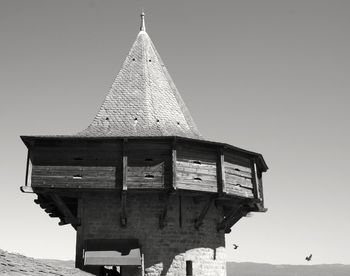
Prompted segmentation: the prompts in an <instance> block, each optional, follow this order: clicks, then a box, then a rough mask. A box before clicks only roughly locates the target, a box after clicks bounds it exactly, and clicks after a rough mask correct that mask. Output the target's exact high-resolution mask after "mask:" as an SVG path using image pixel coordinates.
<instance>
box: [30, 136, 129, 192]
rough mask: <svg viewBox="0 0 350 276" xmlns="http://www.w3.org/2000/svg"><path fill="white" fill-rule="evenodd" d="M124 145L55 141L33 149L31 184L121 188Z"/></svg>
mask: <svg viewBox="0 0 350 276" xmlns="http://www.w3.org/2000/svg"><path fill="white" fill-rule="evenodd" d="M121 145H122V144H121V143H115V142H100V143H97V142H95V143H88V142H86V143H78V144H76V143H70V144H64V143H52V144H48V145H43V144H41V145H40V144H39V145H36V146H35V148H34V150H33V151H32V155H31V161H32V171H31V181H32V182H31V185H32V186H33V187H57V188H119V187H121V178H122V146H121Z"/></svg>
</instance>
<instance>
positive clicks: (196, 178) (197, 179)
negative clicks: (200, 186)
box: [193, 177, 202, 181]
mask: <svg viewBox="0 0 350 276" xmlns="http://www.w3.org/2000/svg"><path fill="white" fill-rule="evenodd" d="M193 180H196V181H202V178H200V177H194V178H193Z"/></svg>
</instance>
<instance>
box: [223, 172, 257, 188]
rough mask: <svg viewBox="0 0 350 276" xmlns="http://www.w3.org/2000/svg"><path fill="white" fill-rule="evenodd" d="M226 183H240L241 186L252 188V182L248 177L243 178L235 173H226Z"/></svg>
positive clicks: (228, 184)
mask: <svg viewBox="0 0 350 276" xmlns="http://www.w3.org/2000/svg"><path fill="white" fill-rule="evenodd" d="M226 185H227V186H230V185H240V186H242V187H246V188H250V189H253V183H252V180H251V179H250V178H244V177H240V176H237V175H230V174H226Z"/></svg>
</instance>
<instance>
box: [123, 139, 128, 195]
mask: <svg viewBox="0 0 350 276" xmlns="http://www.w3.org/2000/svg"><path fill="white" fill-rule="evenodd" d="M127 176H128V139H124V140H123V191H126V190H127V189H128V183H127V181H128V177H127Z"/></svg>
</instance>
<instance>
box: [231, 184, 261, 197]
mask: <svg viewBox="0 0 350 276" xmlns="http://www.w3.org/2000/svg"><path fill="white" fill-rule="evenodd" d="M226 192H227V194H231V195H237V196H241V197H247V198H253V197H254V194H253V191H252V190H251V189H247V188H244V187H241V186H239V185H227V186H226Z"/></svg>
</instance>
